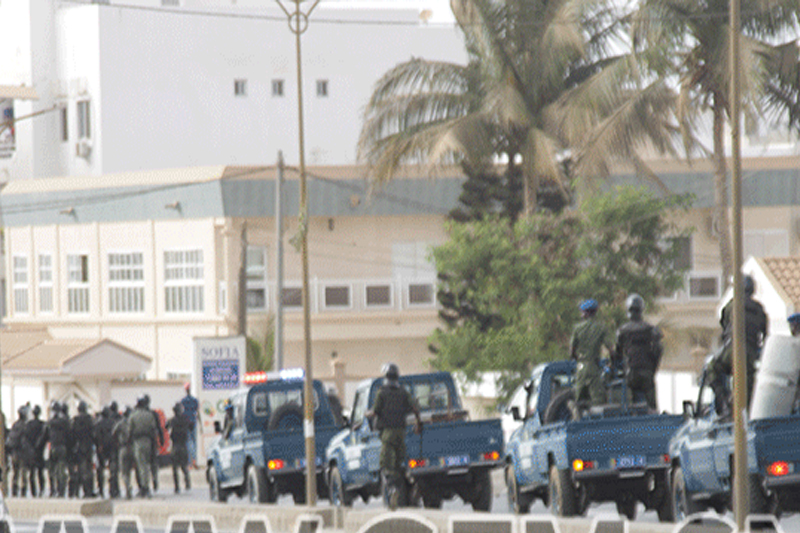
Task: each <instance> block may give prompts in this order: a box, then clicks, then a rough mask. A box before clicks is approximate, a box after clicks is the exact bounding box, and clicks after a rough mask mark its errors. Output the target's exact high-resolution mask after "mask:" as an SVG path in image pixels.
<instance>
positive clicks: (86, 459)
mask: <svg viewBox="0 0 800 533" xmlns="http://www.w3.org/2000/svg"><path fill="white" fill-rule="evenodd" d="M71 429H72V435H73V442H72V446H73V457H74V464H73V469H74V472H75V473H76V475H77V478H76V481H75V493H74V495H75V496H76V497H77V496H78V489H79V488H82V489H83V497H84V498H93V497H94V496H95V494H94V476H93V473H92V456H93V453H94V421H93V420H92V415H90V414H89V406H88V405H87V404H86V402H85V401H83V400H81V401H79V402H78V414H76V415H75V416H74V417H73V418H72V423H71Z"/></svg>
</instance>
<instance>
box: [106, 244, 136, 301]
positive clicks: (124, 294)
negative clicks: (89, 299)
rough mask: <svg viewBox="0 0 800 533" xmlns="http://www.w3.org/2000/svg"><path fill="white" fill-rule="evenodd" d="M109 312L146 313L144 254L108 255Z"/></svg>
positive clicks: (124, 253)
mask: <svg viewBox="0 0 800 533" xmlns="http://www.w3.org/2000/svg"><path fill="white" fill-rule="evenodd" d="M108 310H109V312H111V313H142V312H144V255H143V254H142V252H123V253H110V254H108Z"/></svg>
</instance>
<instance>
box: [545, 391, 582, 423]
mask: <svg viewBox="0 0 800 533" xmlns="http://www.w3.org/2000/svg"><path fill="white" fill-rule="evenodd" d="M574 399H575V393H574V392H573V390H572V389H565V390H562V391H561V392H559V393H558V394H556V395H555V396H553V398H552V399H551V400H550V403H549V404H547V408H546V409H545V410H544V415H542V418H543V420H542V424H552V423H553V422H569V421H570V420H572V418H573V417H572V411H571V410H570V408H569V403H570V402H571V401H572V400H574Z"/></svg>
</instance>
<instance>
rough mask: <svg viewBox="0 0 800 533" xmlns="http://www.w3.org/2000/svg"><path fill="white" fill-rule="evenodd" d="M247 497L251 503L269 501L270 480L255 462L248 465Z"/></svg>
mask: <svg viewBox="0 0 800 533" xmlns="http://www.w3.org/2000/svg"><path fill="white" fill-rule="evenodd" d="M247 498H248V499H249V500H250V503H268V502H269V482H268V481H267V477H266V476H265V475H264V472H262V471H261V469H260V468H258V467H257V466H256V465H254V464H251V465H249V466H248V467H247Z"/></svg>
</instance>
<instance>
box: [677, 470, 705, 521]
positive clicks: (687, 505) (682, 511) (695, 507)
mask: <svg viewBox="0 0 800 533" xmlns="http://www.w3.org/2000/svg"><path fill="white" fill-rule="evenodd" d="M672 505H673V512H672V515H673V516H674V518H675V521H676V522H680V521H682V520H683V519H685V518H686V517H687V516H690V515H693V514H695V513H702V512H703V511H705V510H706V507H705V506H704V505H702V504H700V503H698V502H696V501H694V500H693V499H692V495H691V493H690V492H689V491H688V490H686V480H685V479H684V477H683V469H682V468H681V467H680V466H676V467H675V471H674V472H673V473H672Z"/></svg>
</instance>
